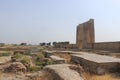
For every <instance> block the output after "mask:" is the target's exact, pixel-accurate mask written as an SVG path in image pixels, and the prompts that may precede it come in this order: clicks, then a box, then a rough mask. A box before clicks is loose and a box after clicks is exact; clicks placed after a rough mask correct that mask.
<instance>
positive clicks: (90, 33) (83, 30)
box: [76, 19, 95, 49]
mask: <svg viewBox="0 0 120 80" xmlns="http://www.w3.org/2000/svg"><path fill="white" fill-rule="evenodd" d="M94 42H95V34H94V20H93V19H90V20H89V21H87V22H84V23H82V24H79V25H78V26H77V32H76V44H77V46H78V48H79V49H83V48H86V47H87V44H88V43H94Z"/></svg>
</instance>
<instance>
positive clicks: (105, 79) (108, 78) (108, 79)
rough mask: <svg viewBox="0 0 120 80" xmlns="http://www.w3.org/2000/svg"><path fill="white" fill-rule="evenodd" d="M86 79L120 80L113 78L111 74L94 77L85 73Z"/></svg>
mask: <svg viewBox="0 0 120 80" xmlns="http://www.w3.org/2000/svg"><path fill="white" fill-rule="evenodd" d="M84 77H85V79H86V80H120V79H117V78H115V77H113V76H112V75H111V74H105V75H93V74H90V73H84Z"/></svg>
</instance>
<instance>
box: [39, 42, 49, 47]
mask: <svg viewBox="0 0 120 80" xmlns="http://www.w3.org/2000/svg"><path fill="white" fill-rule="evenodd" d="M39 45H40V46H51V42H49V43H45V42H43V43H39Z"/></svg>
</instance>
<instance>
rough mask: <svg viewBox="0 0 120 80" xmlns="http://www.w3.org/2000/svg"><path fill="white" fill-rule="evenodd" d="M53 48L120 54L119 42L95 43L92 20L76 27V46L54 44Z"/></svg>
mask: <svg viewBox="0 0 120 80" xmlns="http://www.w3.org/2000/svg"><path fill="white" fill-rule="evenodd" d="M55 48H62V49H78V50H81V49H94V50H105V51H111V52H120V42H99V43H95V30H94V19H90V20H89V21H86V22H84V23H82V24H79V25H78V26H77V31H76V44H66V45H64V44H56V45H55Z"/></svg>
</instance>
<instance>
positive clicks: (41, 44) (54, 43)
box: [39, 41, 70, 46]
mask: <svg viewBox="0 0 120 80" xmlns="http://www.w3.org/2000/svg"><path fill="white" fill-rule="evenodd" d="M56 44H70V42H69V41H65V42H56V41H54V42H53V43H51V42H49V43H45V42H42V43H39V45H40V46H51V45H53V46H54V45H56Z"/></svg>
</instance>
